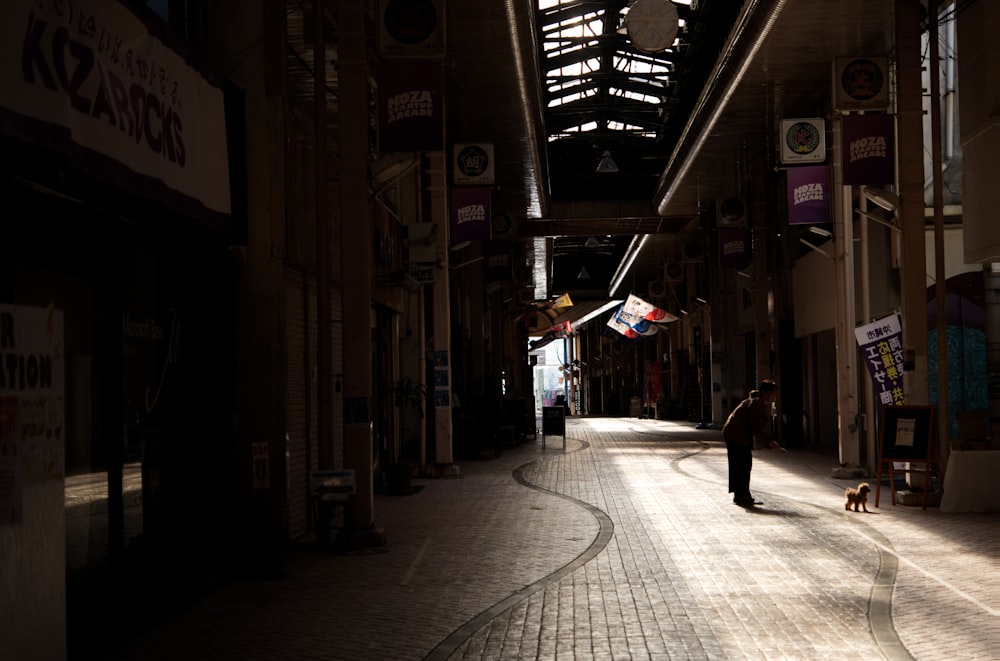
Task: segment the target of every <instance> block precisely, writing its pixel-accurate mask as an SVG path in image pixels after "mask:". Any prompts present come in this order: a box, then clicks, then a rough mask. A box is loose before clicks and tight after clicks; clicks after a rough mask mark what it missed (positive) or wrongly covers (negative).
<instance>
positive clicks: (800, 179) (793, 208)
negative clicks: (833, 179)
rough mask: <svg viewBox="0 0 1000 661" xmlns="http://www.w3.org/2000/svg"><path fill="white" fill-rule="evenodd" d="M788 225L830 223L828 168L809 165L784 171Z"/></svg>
mask: <svg viewBox="0 0 1000 661" xmlns="http://www.w3.org/2000/svg"><path fill="white" fill-rule="evenodd" d="M785 176H786V182H787V183H786V191H787V195H788V224H789V225H801V224H805V223H828V222H830V168H829V167H828V166H826V165H811V166H802V167H797V168H788V170H786V171H785Z"/></svg>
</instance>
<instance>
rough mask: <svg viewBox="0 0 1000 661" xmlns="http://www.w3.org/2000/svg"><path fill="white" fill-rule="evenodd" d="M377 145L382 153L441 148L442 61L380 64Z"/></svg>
mask: <svg viewBox="0 0 1000 661" xmlns="http://www.w3.org/2000/svg"><path fill="white" fill-rule="evenodd" d="M378 147H379V151H381V152H385V153H391V152H405V151H442V150H443V149H444V70H443V69H442V68H441V64H435V63H408V64H383V65H382V66H380V67H379V69H378Z"/></svg>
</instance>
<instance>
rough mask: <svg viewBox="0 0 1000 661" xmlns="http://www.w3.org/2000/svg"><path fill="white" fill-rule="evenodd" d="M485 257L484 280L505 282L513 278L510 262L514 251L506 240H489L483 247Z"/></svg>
mask: <svg viewBox="0 0 1000 661" xmlns="http://www.w3.org/2000/svg"><path fill="white" fill-rule="evenodd" d="M483 248H484V250H483V252H484V253H485V257H486V265H485V267H484V273H485V275H484V278H485V280H486V282H506V281H508V280H512V279H513V278H514V270H513V266H512V262H513V259H514V256H513V255H514V251H513V248H512V247H511V244H510V242H508V241H489V242H487V243H486V245H485V246H484V247H483Z"/></svg>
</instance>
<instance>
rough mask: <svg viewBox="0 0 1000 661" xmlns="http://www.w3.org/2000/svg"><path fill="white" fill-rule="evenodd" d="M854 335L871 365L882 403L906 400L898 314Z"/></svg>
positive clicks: (859, 327)
mask: <svg viewBox="0 0 1000 661" xmlns="http://www.w3.org/2000/svg"><path fill="white" fill-rule="evenodd" d="M854 335H855V337H856V338H857V340H858V346H859V347H861V354H862V357H863V358H864V361H865V364H866V365H867V366H868V374H869V375H870V376H871V379H872V383H873V384H874V386H875V397H877V398H878V402H879V404H884V405H888V406H899V405H901V404H903V403H905V393H904V392H903V325H902V321H901V320H900V318H899V315H898V314H893V315H889V316H888V317H883V318H882V319H878V320H877V321H873V322H872V323H870V324H865V325H863V326H858V327H857V328H855V329H854Z"/></svg>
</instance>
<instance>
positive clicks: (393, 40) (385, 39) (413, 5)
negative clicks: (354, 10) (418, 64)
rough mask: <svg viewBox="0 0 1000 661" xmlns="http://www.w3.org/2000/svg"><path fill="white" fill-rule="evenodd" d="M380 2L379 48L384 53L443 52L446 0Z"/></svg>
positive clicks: (434, 54) (429, 54)
mask: <svg viewBox="0 0 1000 661" xmlns="http://www.w3.org/2000/svg"><path fill="white" fill-rule="evenodd" d="M378 5H379V6H378V50H379V52H380V53H381V54H382V55H384V56H386V57H441V56H442V55H444V43H445V36H444V24H445V20H444V19H445V7H444V0H379V3H378Z"/></svg>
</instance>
